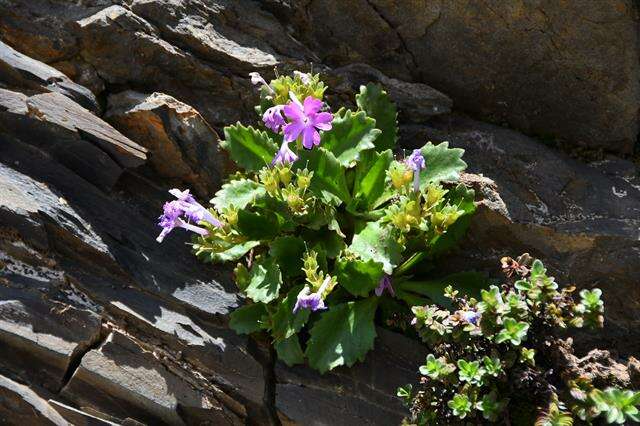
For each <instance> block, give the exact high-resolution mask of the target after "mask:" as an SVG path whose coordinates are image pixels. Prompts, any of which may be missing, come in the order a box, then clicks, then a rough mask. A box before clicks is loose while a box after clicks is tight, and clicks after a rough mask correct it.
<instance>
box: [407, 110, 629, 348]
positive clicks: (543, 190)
mask: <svg viewBox="0 0 640 426" xmlns="http://www.w3.org/2000/svg"><path fill="white" fill-rule="evenodd" d="M401 139H402V140H403V141H404V142H405V144H406V146H407V147H413V146H416V145H417V144H416V141H423V140H425V139H428V140H432V141H434V142H439V141H444V140H446V141H450V143H451V145H452V146H455V147H459V148H464V149H465V161H466V162H467V163H468V164H469V171H470V172H476V173H482V174H484V175H486V176H490V177H491V179H493V181H495V183H493V182H487V181H486V180H478V179H472V180H471V181H469V183H470V184H472V185H475V186H476V188H478V192H479V194H480V196H481V197H482V198H483V200H484V201H483V202H482V204H481V208H480V209H479V211H478V213H477V215H476V217H475V218H474V220H473V223H472V226H471V231H470V233H469V236H468V239H467V243H466V244H464V245H463V246H462V247H460V249H459V250H458V252H459V253H460V257H459V258H458V259H457V260H456V259H455V258H454V259H448V260H447V264H446V265H443V267H444V268H450V269H451V270H456V268H458V270H459V269H460V268H467V269H468V268H470V267H472V266H473V267H477V268H481V269H485V270H489V271H495V270H496V260H497V259H499V258H500V257H502V256H506V255H511V254H514V253H523V252H529V253H531V254H532V255H534V256H536V257H539V258H541V259H544V260H545V264H548V265H550V266H551V267H552V268H553V270H554V273H557V274H559V275H558V279H559V280H560V282H565V283H566V284H576V285H578V287H579V288H591V287H599V288H601V289H602V290H603V295H604V301H605V307H606V309H605V330H604V331H603V332H602V333H597V334H595V335H594V334H591V333H585V335H584V336H583V337H584V338H586V339H588V340H587V341H586V342H583V343H584V344H583V345H582V348H584V347H585V346H588V344H595V345H596V346H606V347H613V348H616V349H617V350H618V351H619V352H620V353H621V354H625V355H626V356H628V355H630V354H636V353H637V352H638V351H639V350H640V346H638V345H637V344H635V342H638V341H639V340H638V335H637V327H638V324H639V323H640V317H639V316H638V311H637V310H636V309H633V308H631V307H630V306H633V304H634V303H636V302H635V301H637V300H640V288H639V287H638V286H637V285H636V284H635V283H637V282H638V280H640V275H639V269H638V266H639V265H640V263H639V261H638V253H640V186H639V185H638V184H639V183H640V182H639V173H638V169H637V167H636V166H635V165H634V164H633V163H631V162H628V161H624V160H621V159H616V158H615V157H609V158H608V159H604V160H602V161H596V162H592V163H590V164H588V165H585V164H583V163H581V162H579V161H577V160H574V159H571V158H569V157H568V156H566V155H564V154H560V153H558V152H557V151H555V150H553V149H551V148H549V147H546V146H544V145H542V144H541V143H540V142H538V141H536V140H534V139H532V138H530V137H527V136H524V135H522V134H519V133H517V132H514V131H512V130H508V129H504V128H500V127H497V126H493V125H490V124H485V123H480V122H477V121H474V120H471V119H468V118H465V117H449V118H446V119H443V120H441V121H440V122H434V123H432V126H429V127H427V126H407V127H405V128H404V129H403V132H402V137H401ZM492 198H494V199H495V202H493V203H492V202H491V199H492ZM596 341H597V342H596ZM587 342H588V344H587Z"/></svg>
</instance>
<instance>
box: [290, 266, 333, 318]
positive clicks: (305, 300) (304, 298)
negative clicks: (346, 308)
mask: <svg viewBox="0 0 640 426" xmlns="http://www.w3.org/2000/svg"><path fill="white" fill-rule="evenodd" d="M329 284H331V277H330V276H328V275H327V277H326V278H325V279H324V281H323V282H322V285H321V286H320V288H319V289H318V291H316V292H315V293H312V292H311V290H310V289H309V287H308V286H304V288H303V289H302V290H300V293H298V300H296V305H295V306H294V307H293V313H294V314H295V313H296V312H298V310H299V309H300V308H302V309H311V311H317V310H320V309H327V307H326V306H325V305H324V300H322V295H323V294H324V292H325V290H326V289H327V287H328V286H329Z"/></svg>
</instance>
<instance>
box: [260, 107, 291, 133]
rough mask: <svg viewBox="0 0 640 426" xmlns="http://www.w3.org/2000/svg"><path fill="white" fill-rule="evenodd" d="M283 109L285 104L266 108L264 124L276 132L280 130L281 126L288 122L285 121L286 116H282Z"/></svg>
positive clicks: (263, 117) (263, 118) (263, 116)
mask: <svg viewBox="0 0 640 426" xmlns="http://www.w3.org/2000/svg"><path fill="white" fill-rule="evenodd" d="M283 109H284V105H276V106H274V107H271V108H269V109H268V110H266V111H265V113H264V114H263V115H262V121H264V125H265V126H267V127H268V128H269V129H271V130H273V131H274V132H276V133H278V132H279V131H280V127H282V126H284V125H285V124H286V123H285V121H284V117H283V116H282V110H283Z"/></svg>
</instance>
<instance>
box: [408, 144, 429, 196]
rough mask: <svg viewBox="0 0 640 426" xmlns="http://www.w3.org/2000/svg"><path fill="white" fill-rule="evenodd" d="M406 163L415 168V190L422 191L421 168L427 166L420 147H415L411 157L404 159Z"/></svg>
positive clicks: (412, 168)
mask: <svg viewBox="0 0 640 426" xmlns="http://www.w3.org/2000/svg"><path fill="white" fill-rule="evenodd" d="M404 162H405V164H406V165H407V166H409V168H410V169H411V170H413V192H419V191H420V170H423V169H424V168H425V167H427V166H426V163H425V161H424V157H423V156H422V152H421V151H420V150H419V149H414V150H413V152H412V153H411V155H410V156H409V157H407V158H406V159H405V160H404Z"/></svg>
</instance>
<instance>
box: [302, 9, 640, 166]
mask: <svg viewBox="0 0 640 426" xmlns="http://www.w3.org/2000/svg"><path fill="white" fill-rule="evenodd" d="M295 7H296V10H297V13H295V14H293V15H292V16H293V17H292V18H291V19H292V22H293V24H294V25H295V27H296V29H297V31H296V35H297V36H298V37H299V38H300V39H301V40H303V41H304V42H306V44H307V45H309V46H310V47H311V48H312V50H314V51H316V52H317V53H318V54H319V55H320V57H321V60H322V62H324V63H325V64H327V65H330V66H339V65H346V64H349V63H354V62H365V63H368V64H370V65H372V66H374V67H376V68H379V69H380V70H381V71H382V72H384V73H385V74H387V75H390V76H393V77H397V78H401V79H404V80H414V81H420V82H424V83H427V84H429V85H432V86H433V87H435V88H436V89H438V90H441V91H443V92H445V93H447V94H448V95H449V96H451V98H452V99H453V100H454V102H455V104H456V106H457V107H458V108H461V109H463V110H465V111H469V112H472V113H473V114H475V115H477V116H478V117H483V118H486V119H490V120H492V121H497V122H499V123H502V122H506V123H508V124H509V125H510V126H512V127H515V128H517V129H520V130H522V131H524V132H526V133H530V134H535V135H539V136H541V137H544V138H557V139H561V140H565V141H567V142H569V143H571V144H574V145H582V146H587V147H590V148H603V149H605V150H608V151H613V152H618V153H625V154H628V153H631V152H632V151H633V148H634V144H635V141H636V138H637V135H638V115H637V106H638V102H639V100H640V80H639V79H638V77H637V76H638V74H639V72H640V64H639V62H638V49H636V48H629V46H637V45H638V37H639V36H638V23H637V16H638V15H637V14H638V10H637V6H636V5H635V4H634V2H632V1H629V0H616V1H610V2H590V1H578V2H572V3H571V4H560V3H558V2H553V1H542V2H518V3H514V4H511V5H509V6H505V5H504V4H503V2H501V1H497V0H492V1H489V2H481V3H478V2H471V3H470V2H465V1H452V2H432V1H426V0H416V1H411V2H406V1H403V0H349V1H344V0H317V1H313V2H310V1H307V2H298V3H296V4H295ZM329 40H330V42H329Z"/></svg>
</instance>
